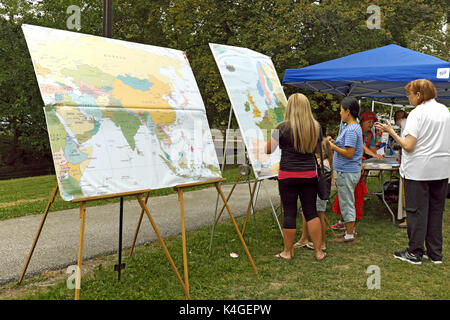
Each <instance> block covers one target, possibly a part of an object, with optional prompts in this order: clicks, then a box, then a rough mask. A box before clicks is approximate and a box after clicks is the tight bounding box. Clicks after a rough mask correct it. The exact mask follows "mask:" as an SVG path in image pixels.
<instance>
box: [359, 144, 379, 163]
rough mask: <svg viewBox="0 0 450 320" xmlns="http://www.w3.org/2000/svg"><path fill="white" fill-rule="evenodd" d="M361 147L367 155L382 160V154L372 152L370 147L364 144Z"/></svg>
mask: <svg viewBox="0 0 450 320" xmlns="http://www.w3.org/2000/svg"><path fill="white" fill-rule="evenodd" d="M363 149H364V153H367V154H368V155H369V156H372V157H374V158H377V159H378V160H383V159H384V156H382V155H381V154H377V153H375V152H373V150H372V149H371V148H368V147H367V146H366V145H364V144H363Z"/></svg>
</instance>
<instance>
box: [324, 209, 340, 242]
mask: <svg viewBox="0 0 450 320" xmlns="http://www.w3.org/2000/svg"><path fill="white" fill-rule="evenodd" d="M323 217H324V218H325V222H326V224H327V225H328V227H329V228H330V230H331V233H332V234H333V236H334V237H335V238H337V236H336V232H334V230H333V228H332V227H331V225H330V222H329V221H328V219H327V216H326V215H325V214H324V215H323Z"/></svg>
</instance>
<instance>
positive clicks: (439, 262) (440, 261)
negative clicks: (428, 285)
mask: <svg viewBox="0 0 450 320" xmlns="http://www.w3.org/2000/svg"><path fill="white" fill-rule="evenodd" d="M422 259H426V260H430V261H431V262H433V263H434V264H442V260H433V259H430V257H428V255H427V254H426V253H424V254H423V256H422Z"/></svg>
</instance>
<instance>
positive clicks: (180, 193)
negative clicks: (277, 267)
mask: <svg viewBox="0 0 450 320" xmlns="http://www.w3.org/2000/svg"><path fill="white" fill-rule="evenodd" d="M223 181H226V178H221V179H215V180H208V181H203V182H194V183H187V184H181V185H177V186H175V187H174V190H175V191H177V193H178V201H179V202H180V215H181V241H182V248H183V266H184V281H185V283H184V287H183V288H186V292H187V294H189V274H188V273H189V272H188V265H187V250H186V227H185V219H184V203H183V189H185V188H190V187H195V186H201V185H206V184H214V186H215V187H216V190H217V192H218V194H219V195H220V197H221V198H222V200H223V202H224V207H226V208H227V211H228V213H229V215H230V218H231V221H232V222H233V224H234V228H235V229H236V232H237V234H238V236H239V240H240V241H241V243H242V246H243V247H244V251H245V253H246V254H247V257H248V259H249V260H250V263H251V265H252V268H253V270H254V271H255V272H256V273H258V269H257V268H256V265H255V262H254V261H253V258H252V256H251V255H250V252H249V250H248V248H247V245H246V244H245V241H244V238H243V236H242V234H241V232H240V231H239V227H238V225H237V223H236V220H235V219H234V217H233V213H232V212H231V209H230V207H229V206H228V202H227V199H226V198H225V195H224V194H223V191H222V189H221V187H220V183H221V182H223ZM146 200H148V194H147V199H146ZM142 215H143V212H141V217H140V218H139V222H138V226H137V229H136V233H135V235H134V240H133V244H132V246H131V249H130V256H131V255H132V254H133V249H134V245H135V243H136V238H137V235H138V233H139V229H140V226H141V221H142Z"/></svg>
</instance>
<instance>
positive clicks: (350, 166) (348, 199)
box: [328, 97, 363, 242]
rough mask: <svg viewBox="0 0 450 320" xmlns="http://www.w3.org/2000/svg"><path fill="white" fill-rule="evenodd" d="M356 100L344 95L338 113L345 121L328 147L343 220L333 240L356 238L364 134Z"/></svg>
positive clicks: (348, 240) (347, 240)
mask: <svg viewBox="0 0 450 320" xmlns="http://www.w3.org/2000/svg"><path fill="white" fill-rule="evenodd" d="M359 110H360V107H359V103H358V101H357V100H356V99H355V98H351V97H345V98H344V99H343V100H342V103H341V111H340V116H341V120H342V122H344V125H343V126H342V128H341V132H340V134H339V136H338V137H337V139H336V141H334V140H333V139H332V138H331V137H328V140H329V141H330V142H331V148H332V149H333V151H334V157H333V167H334V170H335V171H336V187H337V190H338V197H339V207H340V209H341V213H342V218H343V220H344V224H345V230H346V231H345V233H344V236H343V237H342V238H337V239H335V241H336V242H352V241H355V239H356V238H355V234H354V228H355V223H356V209H355V187H356V185H357V184H358V182H359V179H360V178H361V159H362V154H363V134H362V130H361V126H360V125H359V123H358V120H357V119H358V118H359Z"/></svg>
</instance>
